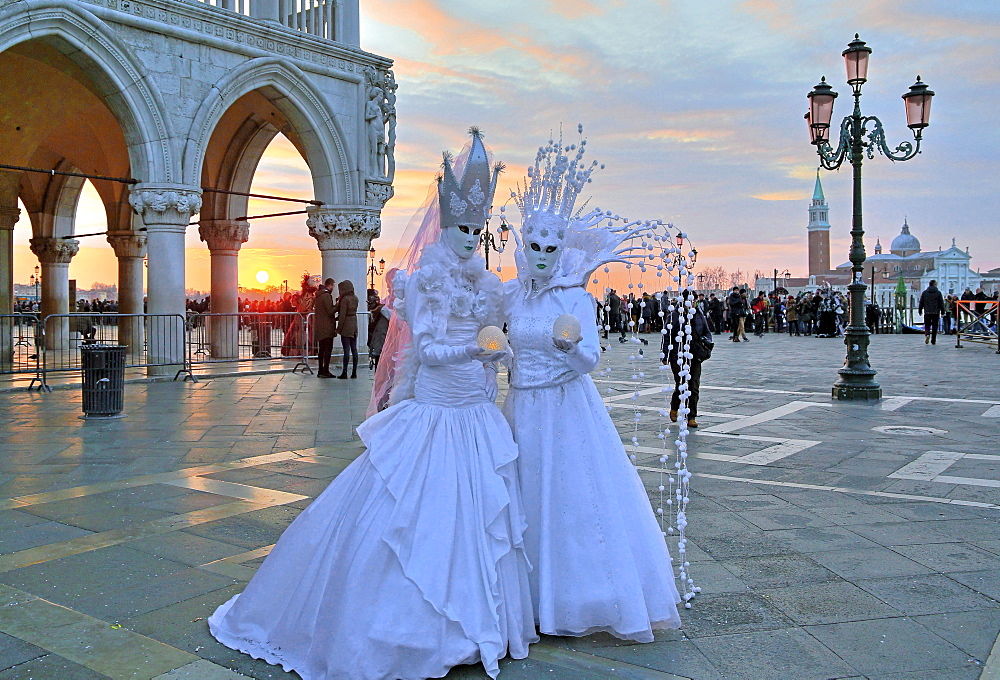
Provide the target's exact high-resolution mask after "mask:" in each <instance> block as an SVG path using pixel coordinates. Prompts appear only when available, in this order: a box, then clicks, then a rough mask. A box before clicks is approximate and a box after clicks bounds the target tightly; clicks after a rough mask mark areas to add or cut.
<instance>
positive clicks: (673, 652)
mask: <svg viewBox="0 0 1000 680" xmlns="http://www.w3.org/2000/svg"><path fill="white" fill-rule="evenodd" d="M590 653H592V654H596V655H599V656H602V657H605V658H608V659H613V660H617V661H624V662H625V663H629V664H632V665H633V666H641V667H643V668H650V669H653V670H657V671H661V672H663V673H670V674H672V675H677V676H681V677H685V678H698V680H722V679H723V678H724V677H725V676H723V675H721V674H720V673H719V671H718V670H717V669H716V668H715V666H713V665H712V663H711V662H710V661H709V660H708V658H707V657H706V656H705V654H704V653H703V652H702V651H701V650H700V649H699V648H698V646H697V645H695V643H694V642H692V641H691V640H689V639H687V638H685V637H683V636H681V637H680V638H679V639H676V640H664V641H656V642H650V643H646V644H639V645H619V646H614V647H602V648H600V649H596V650H593V651H590Z"/></svg>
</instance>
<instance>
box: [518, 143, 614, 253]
mask: <svg viewBox="0 0 1000 680" xmlns="http://www.w3.org/2000/svg"><path fill="white" fill-rule="evenodd" d="M577 131H578V132H579V133H580V134H583V125H578V126H577ZM586 146H587V140H586V139H581V140H580V142H579V143H578V144H570V145H568V146H566V145H564V144H563V137H562V132H561V131H560V133H559V141H558V142H557V141H554V140H552V139H550V140H549V143H548V144H547V145H546V146H541V147H539V148H538V153H537V154H536V155H535V164H534V166H532V167H529V168H528V177H527V179H526V180H525V187H524V191H523V192H522V191H521V188H520V186H518V189H517V191H512V192H511V198H513V199H514V203H515V204H516V205H517V208H518V210H520V212H521V217H522V220H523V222H522V226H521V235H522V237H523V238H525V239H528V238H531V239H532V240H538V239H540V240H541V241H544V242H545V243H546V244H556V245H558V244H559V243H561V242H562V241H563V239H565V238H566V226H567V225H568V224H569V221H570V219H571V218H572V217H573V208H574V206H575V205H576V199H577V198H578V197H579V196H580V192H581V191H583V187H584V185H585V184H587V183H588V182H590V181H591V180H590V175H591V174H593V172H594V170H596V169H597V167H598V163H597V161H594V162H593V163H591V164H590V165H589V166H587V165H585V164H584V162H583V154H584V152H585V150H586ZM570 154H573V156H572V157H571V156H570ZM601 167H602V168H603V167H604V166H601ZM541 241H540V242H541Z"/></svg>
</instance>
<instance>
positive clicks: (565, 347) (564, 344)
mask: <svg viewBox="0 0 1000 680" xmlns="http://www.w3.org/2000/svg"><path fill="white" fill-rule="evenodd" d="M581 340H583V338H582V337H581V338H577V339H576V340H565V339H563V338H552V344H553V345H555V346H556V349H557V350H559V351H560V352H575V351H576V346H577V343H579V342H580V341H581Z"/></svg>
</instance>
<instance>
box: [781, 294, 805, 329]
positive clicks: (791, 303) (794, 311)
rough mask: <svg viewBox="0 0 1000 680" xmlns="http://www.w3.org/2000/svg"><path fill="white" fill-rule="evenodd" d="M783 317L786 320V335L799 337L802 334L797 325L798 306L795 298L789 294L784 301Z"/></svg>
mask: <svg viewBox="0 0 1000 680" xmlns="http://www.w3.org/2000/svg"><path fill="white" fill-rule="evenodd" d="M785 319H786V320H787V321H788V335H789V337H791V336H792V335H794V336H795V337H799V336H800V335H802V331H801V329H800V327H799V307H798V303H796V301H795V298H794V297H792V296H791V295H789V296H788V301H787V302H786V303H785Z"/></svg>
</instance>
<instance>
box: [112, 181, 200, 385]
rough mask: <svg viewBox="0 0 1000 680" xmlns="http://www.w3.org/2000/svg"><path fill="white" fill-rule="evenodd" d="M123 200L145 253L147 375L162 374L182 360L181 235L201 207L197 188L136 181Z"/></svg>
mask: <svg viewBox="0 0 1000 680" xmlns="http://www.w3.org/2000/svg"><path fill="white" fill-rule="evenodd" d="M129 203H130V204H131V205H132V208H133V209H134V210H135V211H136V212H137V213H138V214H139V215H140V216H141V218H142V222H143V224H144V225H145V226H146V247H147V250H148V252H149V256H148V258H147V259H148V271H147V284H148V285H147V293H146V300H147V304H146V312H147V313H148V314H153V315H165V314H171V315H174V314H175V315H178V316H177V317H176V318H173V319H168V318H166V317H162V316H160V317H156V318H153V319H151V320H150V326H149V343H148V344H149V361H150V363H152V364H158V365H157V366H151V367H150V368H149V374H150V375H166V374H168V373H170V372H171V371H176V370H177V368H178V367H179V366H180V365H181V364H183V362H184V351H185V348H184V342H185V330H184V321H183V318H184V315H185V311H186V310H185V293H184V290H185V287H184V283H185V279H184V233H185V231H186V230H187V225H188V222H189V221H190V219H191V215H193V214H194V213H196V212H198V211H199V210H200V209H201V189H200V188H199V187H190V186H184V185H174V184H137V185H135V186H134V187H132V190H131V192H130V194H129Z"/></svg>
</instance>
